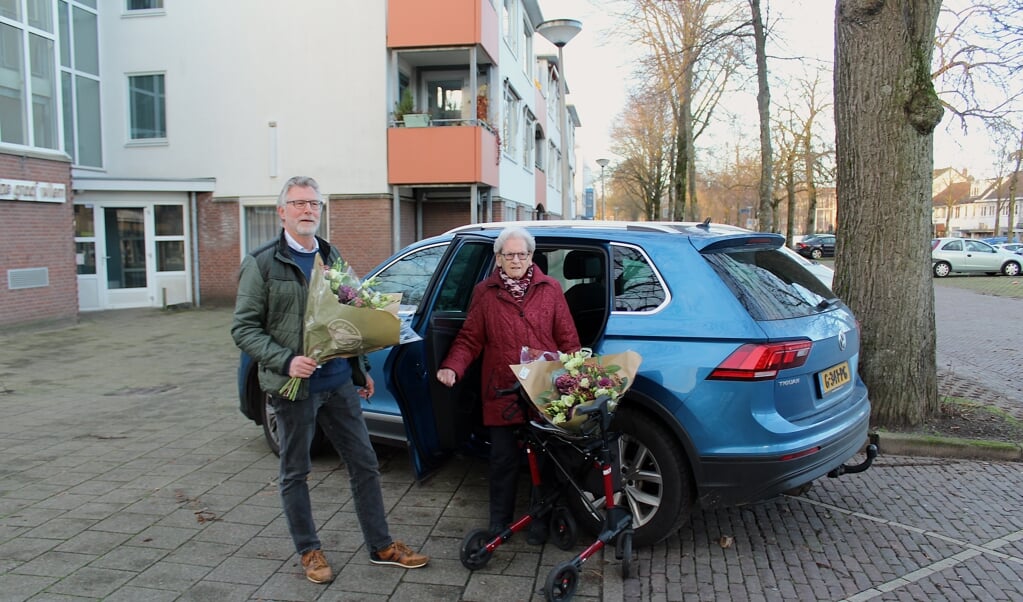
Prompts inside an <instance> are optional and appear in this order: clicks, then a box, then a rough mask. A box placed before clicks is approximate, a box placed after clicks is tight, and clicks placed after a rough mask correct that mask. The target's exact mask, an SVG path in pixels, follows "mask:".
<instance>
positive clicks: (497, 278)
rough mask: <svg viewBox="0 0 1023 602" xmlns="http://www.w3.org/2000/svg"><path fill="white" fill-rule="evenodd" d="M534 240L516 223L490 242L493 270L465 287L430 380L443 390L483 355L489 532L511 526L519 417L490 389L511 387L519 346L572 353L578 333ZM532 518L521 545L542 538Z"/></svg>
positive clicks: (511, 400)
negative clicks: (466, 296)
mask: <svg viewBox="0 0 1023 602" xmlns="http://www.w3.org/2000/svg"><path fill="white" fill-rule="evenodd" d="M535 250H536V241H535V240H534V239H533V235H532V234H530V233H529V232H528V231H527V230H526V229H524V228H521V227H508V228H505V229H504V230H503V231H501V234H500V235H498V237H497V240H496V241H495V242H494V254H495V257H496V262H497V268H496V269H495V270H494V272H493V273H492V274H491V275H490V276H489V277H488V278H487V279H486V280H484V281H483V282H480V283H479V284H477V285H476V288H475V289H474V290H473V295H472V301H471V303H470V305H469V314H468V316H467V317H466V320H465V324H464V325H463V326H462V330H461V331H460V332H459V333H458V336H457V337H456V338H455V341H454V342H453V343H452V345H451V349H450V350H449V351H448V355H447V357H446V358H445V359H444V361H443V362H441V365H440V369H439V370H438V371H437V380H439V381H440V382H442V383H443V384H445V385H447V386H448V387H450V386H452V385H454V384H455V381H456V380H457V379H459V378H461V377H462V376H463V375H464V374H465V370H466V368H468V366H469V364H471V363H472V362H473V360H474V359H475V358H476V357H477V356H478V355H479V354H480V352H482V353H483V372H482V374H483V376H482V379H481V380H482V383H483V395H482V398H483V424H484V425H485V426H487V427H489V430H490V441H491V448H490V530H491V532H494V533H496V532H499V531H501V530H503V529H504V527H505V526H507V525H508V524H509V523H511V521H512V518H513V515H514V512H515V491H516V489H517V481H518V475H519V463H520V450H519V446H518V442H517V437H516V434H515V431H516V429H517V427H518V426H519V425H521V424H523V423H524V422H525V421H526V417H525V416H524V415H523V412H522V410H521V409H520V408H519V407H518V404H517V403H516V401H515V396H514V395H504V396H501V395H498V393H497V391H498V390H501V389H509V388H511V387H513V386H514V385H515V382H516V379H515V374H514V373H512V371H511V369H510V368H509V367H508V366H510V365H512V364H519V363H522V357H521V350H522V348H523V347H529V348H532V349H535V350H539V351H561V352H565V353H569V352H573V351H578V350H579V348H580V344H579V335H578V333H577V332H576V329H575V323H574V322H573V321H572V314H571V313H570V312H569V309H568V303H566V302H565V295H564V293H563V292H562V290H561V284H559V283H558V281H557V280H555V279H553V278H551V277H549V276H547V275H546V274H544V273H543V272H542V271H541V270H540V268H539V267H537V266H536V265H534V264H533V251H535ZM534 525H535V526H536V527H540V526H541V522H540V521H535V522H534V523H533V524H531V525H530V527H531V529H530V532H529V542H530V543H533V544H540V543H543V542H544V541H545V540H546V529H540V528H533V527H534Z"/></svg>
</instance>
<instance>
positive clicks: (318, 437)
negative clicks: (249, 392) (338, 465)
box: [263, 393, 330, 458]
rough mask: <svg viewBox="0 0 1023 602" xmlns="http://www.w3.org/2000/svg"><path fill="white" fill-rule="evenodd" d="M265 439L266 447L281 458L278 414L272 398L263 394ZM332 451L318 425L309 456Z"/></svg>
mask: <svg viewBox="0 0 1023 602" xmlns="http://www.w3.org/2000/svg"><path fill="white" fill-rule="evenodd" d="M263 438H265V439H266V446H267V447H269V448H270V451H272V452H273V454H274V455H275V456H277V457H278V458H279V457H280V456H281V437H280V433H279V432H278V430H277V414H276V413H275V412H274V408H273V406H272V405H270V396H269V395H267V394H266V393H263ZM329 450H330V443H329V441H328V440H327V437H326V435H324V434H323V430H322V429H320V425H316V433H315V434H313V443H312V445H311V446H310V447H309V454H310V455H312V456H318V455H321V454H323V453H326V452H327V451H329Z"/></svg>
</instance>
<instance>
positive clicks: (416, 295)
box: [373, 243, 448, 312]
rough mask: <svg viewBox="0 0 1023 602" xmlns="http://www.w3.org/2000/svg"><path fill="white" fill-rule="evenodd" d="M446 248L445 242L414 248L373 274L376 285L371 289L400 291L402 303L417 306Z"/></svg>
mask: <svg viewBox="0 0 1023 602" xmlns="http://www.w3.org/2000/svg"><path fill="white" fill-rule="evenodd" d="M447 249H448V245H447V244H446V243H445V244H441V245H435V246H432V247H426V248H423V249H416V250H415V251H412V252H411V253H409V254H408V255H405V256H403V257H401V258H399V259H398V260H396V261H395V262H394V263H392V264H390V265H388V266H387V267H385V268H384V269H382V270H380V272H379V273H377V274H376V275H375V278H376V281H377V285H376V286H375V287H373V290H375V291H377V292H379V293H401V294H402V296H401V304H402V305H408V306H413V307H416V308H418V306H419V304H421V303H422V302H423V295H425V294H426V285H428V284H429V283H430V279H431V278H432V277H433V272H434V270H436V269H437V264H439V263H440V258H441V257H443V256H444V252H445V251H447ZM412 311H413V312H414V311H415V310H412Z"/></svg>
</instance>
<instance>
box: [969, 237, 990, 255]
mask: <svg viewBox="0 0 1023 602" xmlns="http://www.w3.org/2000/svg"><path fill="white" fill-rule="evenodd" d="M966 250H967V251H973V252H974V253H994V252H995V250H994V248H993V247H991V246H990V245H988V244H986V243H982V242H980V241H976V240H968V241H966Z"/></svg>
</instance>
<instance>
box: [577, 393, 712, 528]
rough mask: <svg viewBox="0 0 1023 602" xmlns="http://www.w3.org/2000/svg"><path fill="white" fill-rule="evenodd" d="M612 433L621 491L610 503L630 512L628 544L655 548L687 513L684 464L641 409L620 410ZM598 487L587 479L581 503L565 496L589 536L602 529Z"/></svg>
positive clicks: (677, 449)
mask: <svg viewBox="0 0 1023 602" xmlns="http://www.w3.org/2000/svg"><path fill="white" fill-rule="evenodd" d="M611 429H612V431H613V432H615V433H620V437H619V439H618V442H617V443H618V446H617V449H618V450H619V454H620V457H621V459H622V475H621V476H622V485H623V492H622V493H621V494H619V496H618V499H616V502H615V503H616V504H620V505H624V506H626V507H627V508H628V509H629V510H630V512H632V516H633V519H632V524H633V528H634V529H635V533H634V534H633V545H634V546H635V547H646V546H651V545H654V544H656V543H658V542H660V541H663V540H664V539H666V538H667V537H668V536H670V535H672V534H673V533H675V532H676V531H678V530H679V529H680V528H682V525H684V524H685V523H686V521H687V520H688V519H689V516H690V514H691V513H692V506H693V494H692V485H691V478H690V470H689V463H688V462H687V461H686V458H685V454H684V453H683V451H682V448H681V445H680V444H679V442H678V441H677V440H676V438H675V437H674V436H673V435H672V434H671V433H670V432H669V431H668V430H667V429H666V428H664V427H663V426H662V425H661V424H660V423H659V422H658V421H657V420H655V419H654V418H652V417H651V416H650V415H649V414H647V413H645V412H643V411H642V410H639V409H636V408H630V407H628V406H627V405H625V404H623V405H622V406H619V408H618V411H617V412H616V414H615V417H614V421H613V422H612V424H611ZM593 472H595V471H593ZM644 475H646V476H644ZM597 476H598V477H599V475H597ZM601 488H602V484H601V483H600V481H599V479H597V480H596V481H592V480H591V481H589V482H587V483H586V486H585V487H584V489H585V491H584V492H583V495H584V496H585V499H581V498H580V497H579V496H576V495H569V496H568V497H569V503H570V505H571V506H572V509H573V511H574V512H575V514H576V519H577V521H578V522H579V524H580V526H581V527H582V528H583V529H584V530H586V531H588V532H589V533H591V534H594V535H596V534H598V533H600V531H601V528H602V527H603V520H604V506H605V504H604V499H603V493H602V489H601Z"/></svg>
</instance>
